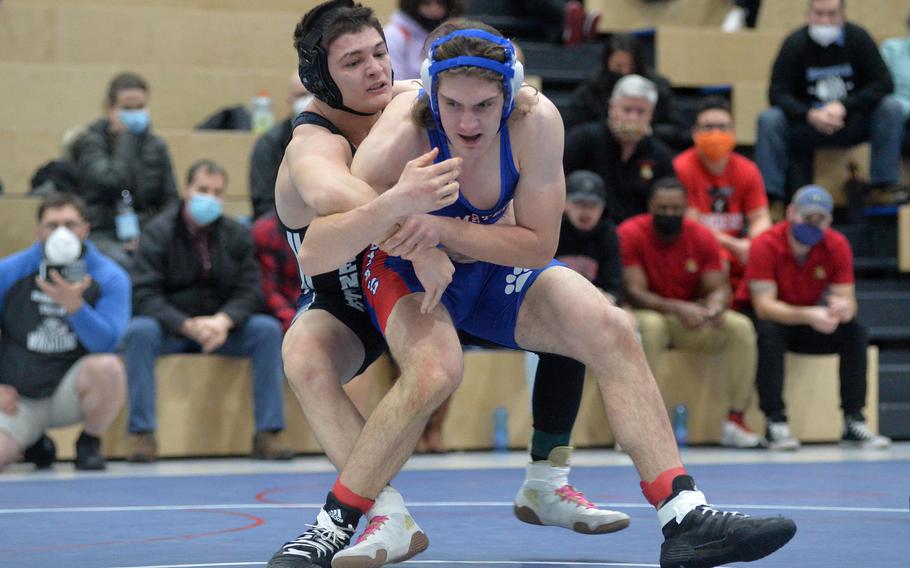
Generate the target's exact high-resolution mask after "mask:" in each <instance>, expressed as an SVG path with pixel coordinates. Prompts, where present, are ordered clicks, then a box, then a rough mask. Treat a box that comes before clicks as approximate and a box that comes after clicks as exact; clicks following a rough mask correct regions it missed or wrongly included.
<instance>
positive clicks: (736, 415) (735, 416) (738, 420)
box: [727, 410, 746, 429]
mask: <svg viewBox="0 0 910 568" xmlns="http://www.w3.org/2000/svg"><path fill="white" fill-rule="evenodd" d="M727 420H729V421H730V422H733V423H735V424H736V425H737V426H739V427H740V428H744V429H745V428H746V422H745V421H744V420H743V413H742V412H736V411H735V410H731V411H730V414H728V415H727Z"/></svg>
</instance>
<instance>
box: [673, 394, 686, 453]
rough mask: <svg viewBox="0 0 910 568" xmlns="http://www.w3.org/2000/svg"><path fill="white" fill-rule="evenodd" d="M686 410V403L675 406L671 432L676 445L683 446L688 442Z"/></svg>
mask: <svg viewBox="0 0 910 568" xmlns="http://www.w3.org/2000/svg"><path fill="white" fill-rule="evenodd" d="M688 420H689V417H688V412H687V411H686V405H685V404H680V405H677V406H676V413H675V419H674V421H673V434H674V435H675V436H676V445H678V446H679V447H683V446H685V445H686V444H688V443H689V424H688Z"/></svg>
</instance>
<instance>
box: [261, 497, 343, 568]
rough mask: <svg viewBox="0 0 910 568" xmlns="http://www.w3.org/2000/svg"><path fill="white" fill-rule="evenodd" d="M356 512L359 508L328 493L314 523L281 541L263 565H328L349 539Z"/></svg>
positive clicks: (315, 567)
mask: <svg viewBox="0 0 910 568" xmlns="http://www.w3.org/2000/svg"><path fill="white" fill-rule="evenodd" d="M327 509H328V510H327ZM360 516H361V513H360V511H357V510H355V509H350V508H348V507H345V506H344V505H341V504H340V503H338V502H337V501H336V500H335V499H334V497H333V496H332V495H331V494H330V495H329V499H328V501H327V504H326V508H323V509H320V511H319V514H318V515H317V516H316V524H314V525H307V526H308V527H309V530H307V531H306V532H305V533H303V534H302V535H300V536H298V537H297V538H296V539H294V540H292V541H291V542H286V543H284V546H282V547H281V549H280V550H279V551H278V552H276V553H275V554H274V556H272V559H271V560H269V563H268V566H267V567H266V568H331V566H332V558H334V557H335V554H336V553H338V551H339V550H341V549H343V548H344V547H346V546H347V545H348V543H350V542H351V537H352V536H353V535H354V530H355V529H356V528H357V522H358V521H359V519H360Z"/></svg>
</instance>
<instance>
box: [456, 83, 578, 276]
mask: <svg viewBox="0 0 910 568" xmlns="http://www.w3.org/2000/svg"><path fill="white" fill-rule="evenodd" d="M520 120H522V121H528V122H527V123H526V124H523V125H522V130H521V140H515V138H517V136H513V150H514V149H515V147H516V146H517V147H518V149H519V151H518V153H517V154H516V155H517V157H518V161H519V167H520V171H521V176H520V178H519V181H518V187H517V188H516V190H515V199H514V206H515V224H514V225H505V224H496V225H479V224H476V223H468V222H465V221H461V220H459V219H451V218H440V220H439V222H440V242H442V244H443V245H444V246H445V247H446V248H447V249H450V250H453V251H455V252H457V253H460V254H463V255H465V256H468V257H471V258H474V259H477V260H483V261H486V262H491V263H493V264H501V265H504V266H521V267H524V268H537V267H542V266H546V265H547V263H549V262H550V260H552V258H553V255H554V254H556V245H557V244H558V243H559V227H560V220H561V218H562V211H563V208H564V204H565V199H566V183H565V176H564V175H563V170H562V150H563V137H564V132H563V126H562V119H561V118H560V116H559V111H557V110H556V107H555V106H554V105H553V103H551V102H550V101H549V99H547V98H545V97H544V96H543V95H540V98H539V100H538V102H537V104H536V105H534V107H533V108H532V110H531V112H530V113H529V114H528V115H526V116H524V117H522V118H521V119H520ZM516 134H517V132H516ZM516 142H517V144H516Z"/></svg>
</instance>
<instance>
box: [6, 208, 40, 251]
mask: <svg viewBox="0 0 910 568" xmlns="http://www.w3.org/2000/svg"><path fill="white" fill-rule="evenodd" d="M40 203H41V200H39V199H34V198H29V197H0V258H2V257H5V256H8V255H10V254H13V253H14V252H18V251H20V250H22V249H25V248H28V247H29V246H31V245H32V244H33V243H34V242H35V240H36V239H37V236H36V234H35V231H36V230H37V226H38V221H37V217H36V215H37V214H38V205H39V204H40Z"/></svg>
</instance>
